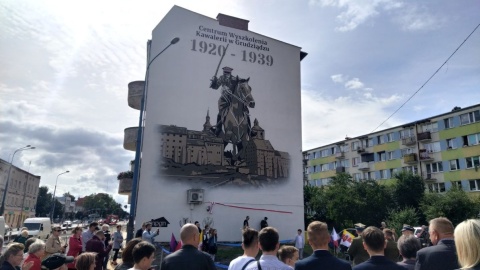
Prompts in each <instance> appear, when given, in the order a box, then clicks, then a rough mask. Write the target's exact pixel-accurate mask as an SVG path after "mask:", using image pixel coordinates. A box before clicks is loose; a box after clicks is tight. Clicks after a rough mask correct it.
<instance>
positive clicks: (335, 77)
mask: <svg viewBox="0 0 480 270" xmlns="http://www.w3.org/2000/svg"><path fill="white" fill-rule="evenodd" d="M330 78H332V81H333V82H334V83H343V82H344V81H345V80H346V79H347V78H346V77H344V76H343V75H342V74H335V75H332V76H330Z"/></svg>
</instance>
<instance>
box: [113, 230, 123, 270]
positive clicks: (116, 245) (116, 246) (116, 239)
mask: <svg viewBox="0 0 480 270" xmlns="http://www.w3.org/2000/svg"><path fill="white" fill-rule="evenodd" d="M122 244H123V234H122V225H117V231H116V232H114V233H113V258H112V264H113V265H117V258H118V252H119V251H120V249H121V248H122Z"/></svg>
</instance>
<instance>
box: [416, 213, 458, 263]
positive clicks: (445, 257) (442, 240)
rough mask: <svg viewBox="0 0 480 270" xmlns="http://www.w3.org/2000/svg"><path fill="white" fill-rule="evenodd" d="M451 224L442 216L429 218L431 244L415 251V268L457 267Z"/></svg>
mask: <svg viewBox="0 0 480 270" xmlns="http://www.w3.org/2000/svg"><path fill="white" fill-rule="evenodd" d="M453 230H454V227H453V224H452V222H451V221H450V220H448V219H447V218H444V217H439V218H434V219H432V220H430V226H429V227H428V233H429V234H430V241H432V244H433V246H430V247H426V248H423V249H421V250H419V251H418V252H417V259H416V262H415V270H427V269H428V270H430V269H435V270H453V269H457V268H458V261H457V253H456V251H455V241H454V240H453Z"/></svg>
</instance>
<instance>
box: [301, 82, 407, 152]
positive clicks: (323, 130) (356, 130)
mask: <svg viewBox="0 0 480 270" xmlns="http://www.w3.org/2000/svg"><path fill="white" fill-rule="evenodd" d="M362 97H363V98H362ZM400 99H401V97H400V96H398V95H392V96H387V97H376V96H374V95H373V94H372V93H365V94H364V96H359V97H355V96H342V97H338V98H332V99H330V98H325V96H324V95H322V94H321V93H317V92H314V91H308V90H302V127H303V130H302V134H303V149H304V150H307V149H311V148H315V147H318V146H321V145H325V144H330V143H334V142H337V141H340V140H343V139H344V138H345V135H348V136H350V137H353V136H360V135H363V134H368V133H370V132H371V131H372V130H373V129H374V128H376V127H377V126H378V125H379V124H380V123H382V122H383V121H384V120H385V119H386V117H387V116H388V115H389V114H390V111H391V110H392V108H395V106H396V105H398V103H399V101H400ZM402 122H404V121H401V120H398V119H396V118H395V117H393V118H391V119H390V120H389V121H388V122H387V123H386V124H384V125H383V126H382V127H381V128H380V129H385V128H388V127H391V126H397V125H400V124H401V123H402Z"/></svg>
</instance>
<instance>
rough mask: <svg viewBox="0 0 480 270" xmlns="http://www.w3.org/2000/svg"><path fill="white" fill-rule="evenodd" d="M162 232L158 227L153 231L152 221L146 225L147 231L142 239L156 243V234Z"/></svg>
mask: <svg viewBox="0 0 480 270" xmlns="http://www.w3.org/2000/svg"><path fill="white" fill-rule="evenodd" d="M158 234H160V229H157V230H156V231H155V232H154V233H152V223H150V222H149V223H147V225H145V231H143V234H142V240H143V241H147V242H149V243H151V244H153V243H155V236H157V235H158Z"/></svg>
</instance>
